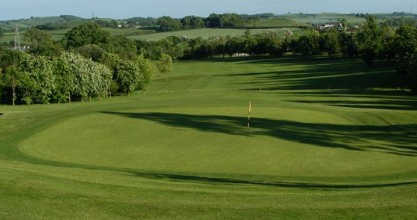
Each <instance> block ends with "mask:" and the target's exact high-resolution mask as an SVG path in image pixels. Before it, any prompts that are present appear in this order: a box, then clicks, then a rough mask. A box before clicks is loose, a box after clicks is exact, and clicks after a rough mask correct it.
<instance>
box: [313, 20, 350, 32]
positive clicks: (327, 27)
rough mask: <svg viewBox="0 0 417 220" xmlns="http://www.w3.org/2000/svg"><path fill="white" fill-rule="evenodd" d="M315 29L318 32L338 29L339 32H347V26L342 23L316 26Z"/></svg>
mask: <svg viewBox="0 0 417 220" xmlns="http://www.w3.org/2000/svg"><path fill="white" fill-rule="evenodd" d="M314 27H315V28H316V30H318V31H327V30H331V29H336V30H338V31H343V30H345V25H344V24H343V23H341V22H330V23H324V24H315V25H314Z"/></svg>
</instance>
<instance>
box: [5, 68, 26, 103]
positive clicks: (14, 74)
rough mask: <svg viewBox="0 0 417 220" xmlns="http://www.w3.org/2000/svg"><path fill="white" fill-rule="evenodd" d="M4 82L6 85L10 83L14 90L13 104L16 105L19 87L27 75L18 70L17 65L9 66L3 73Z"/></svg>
mask: <svg viewBox="0 0 417 220" xmlns="http://www.w3.org/2000/svg"><path fill="white" fill-rule="evenodd" d="M1 80H2V82H3V84H5V85H9V86H10V88H11V90H12V105H13V106H14V105H16V101H17V92H16V90H17V88H18V87H19V86H21V85H22V84H23V83H24V81H25V75H24V74H23V73H22V72H20V71H19V70H18V68H17V67H16V66H9V67H7V68H6V71H5V72H4V74H3V75H2V79H1Z"/></svg>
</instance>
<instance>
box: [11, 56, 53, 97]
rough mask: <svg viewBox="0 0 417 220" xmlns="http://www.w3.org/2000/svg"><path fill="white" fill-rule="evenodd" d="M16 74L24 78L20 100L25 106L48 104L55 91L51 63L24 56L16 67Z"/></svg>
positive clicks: (46, 60)
mask: <svg viewBox="0 0 417 220" xmlns="http://www.w3.org/2000/svg"><path fill="white" fill-rule="evenodd" d="M18 72H21V73H23V74H24V76H25V80H24V81H23V85H22V88H21V90H22V94H21V96H22V97H21V99H22V101H23V102H25V103H26V104H31V103H39V104H48V103H50V100H51V96H52V94H53V92H54V90H55V75H54V74H53V63H52V62H51V61H50V60H49V59H47V58H45V57H42V56H36V57H35V56H30V55H27V54H26V55H25V56H23V59H22V60H21V62H20V64H19V66H18Z"/></svg>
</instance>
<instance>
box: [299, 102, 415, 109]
mask: <svg viewBox="0 0 417 220" xmlns="http://www.w3.org/2000/svg"><path fill="white" fill-rule="evenodd" d="M291 102H297V103H307V104H325V105H329V106H337V107H348V108H360V109H364V108H372V109H385V110H417V100H412V99H409V100H404V99H398V100H392V99H382V100H380V99H374V100H372V101H369V100H367V101H349V100H343V101H334V100H325V101H306V100H291Z"/></svg>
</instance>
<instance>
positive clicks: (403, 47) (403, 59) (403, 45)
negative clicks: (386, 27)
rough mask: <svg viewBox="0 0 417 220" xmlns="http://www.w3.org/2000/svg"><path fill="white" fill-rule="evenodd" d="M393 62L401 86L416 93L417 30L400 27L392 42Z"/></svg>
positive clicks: (411, 27) (412, 27)
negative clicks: (399, 77) (401, 82)
mask: <svg viewBox="0 0 417 220" xmlns="http://www.w3.org/2000/svg"><path fill="white" fill-rule="evenodd" d="M391 48H392V50H393V54H394V55H393V58H392V59H393V61H394V63H395V64H396V67H397V70H398V72H399V73H400V74H401V76H402V79H403V85H404V86H405V87H408V88H410V89H412V90H413V92H417V71H416V70H417V28H416V27H414V26H402V27H400V28H399V29H398V30H397V34H396V36H395V38H394V40H393V42H392V45H391Z"/></svg>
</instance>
